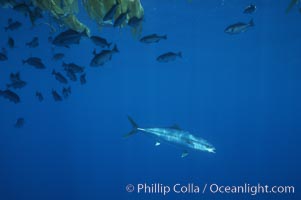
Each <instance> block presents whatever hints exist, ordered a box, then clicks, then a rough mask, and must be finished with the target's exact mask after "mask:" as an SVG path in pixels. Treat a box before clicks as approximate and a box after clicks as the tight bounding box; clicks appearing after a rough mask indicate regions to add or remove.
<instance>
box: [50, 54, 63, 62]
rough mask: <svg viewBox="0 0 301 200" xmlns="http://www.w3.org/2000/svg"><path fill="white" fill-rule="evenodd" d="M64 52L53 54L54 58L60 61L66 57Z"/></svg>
mask: <svg viewBox="0 0 301 200" xmlns="http://www.w3.org/2000/svg"><path fill="white" fill-rule="evenodd" d="M64 56H65V55H64V54H63V53H56V54H54V55H53V56H52V60H54V61H58V60H61V59H62V58H64Z"/></svg>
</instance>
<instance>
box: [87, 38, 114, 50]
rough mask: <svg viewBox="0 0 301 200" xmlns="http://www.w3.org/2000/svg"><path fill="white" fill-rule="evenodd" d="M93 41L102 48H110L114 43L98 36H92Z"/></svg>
mask: <svg viewBox="0 0 301 200" xmlns="http://www.w3.org/2000/svg"><path fill="white" fill-rule="evenodd" d="M90 39H91V41H92V42H93V43H94V44H95V45H97V46H100V47H101V48H105V47H108V48H109V47H110V46H111V44H112V43H108V41H107V40H106V39H105V38H101V37H98V36H92V37H90Z"/></svg>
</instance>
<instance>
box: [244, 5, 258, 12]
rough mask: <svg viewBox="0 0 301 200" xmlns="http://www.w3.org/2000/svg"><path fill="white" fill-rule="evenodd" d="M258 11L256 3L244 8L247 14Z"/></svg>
mask: <svg viewBox="0 0 301 200" xmlns="http://www.w3.org/2000/svg"><path fill="white" fill-rule="evenodd" d="M255 11H256V5H254V4H251V5H248V6H247V7H246V8H245V9H244V13H245V14H253V13H254V12H255Z"/></svg>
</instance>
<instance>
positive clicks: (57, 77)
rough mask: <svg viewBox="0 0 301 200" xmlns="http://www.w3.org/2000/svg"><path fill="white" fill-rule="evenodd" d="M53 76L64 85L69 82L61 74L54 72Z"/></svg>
mask: <svg viewBox="0 0 301 200" xmlns="http://www.w3.org/2000/svg"><path fill="white" fill-rule="evenodd" d="M52 74H53V75H54V77H55V79H56V80H57V81H59V82H60V83H63V84H68V80H67V79H66V78H65V77H64V76H63V75H62V74H61V73H60V72H56V71H55V70H52Z"/></svg>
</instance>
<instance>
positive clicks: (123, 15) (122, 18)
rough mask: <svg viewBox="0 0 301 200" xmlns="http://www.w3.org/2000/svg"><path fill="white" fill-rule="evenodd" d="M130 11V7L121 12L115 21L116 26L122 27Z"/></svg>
mask: <svg viewBox="0 0 301 200" xmlns="http://www.w3.org/2000/svg"><path fill="white" fill-rule="evenodd" d="M129 13H130V10H129V9H128V10H127V11H126V12H124V13H121V14H120V15H119V16H118V17H117V18H116V19H115V21H114V25H113V26H114V27H120V26H121V25H122V24H124V22H125V21H126V17H127V15H128V14H129Z"/></svg>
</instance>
